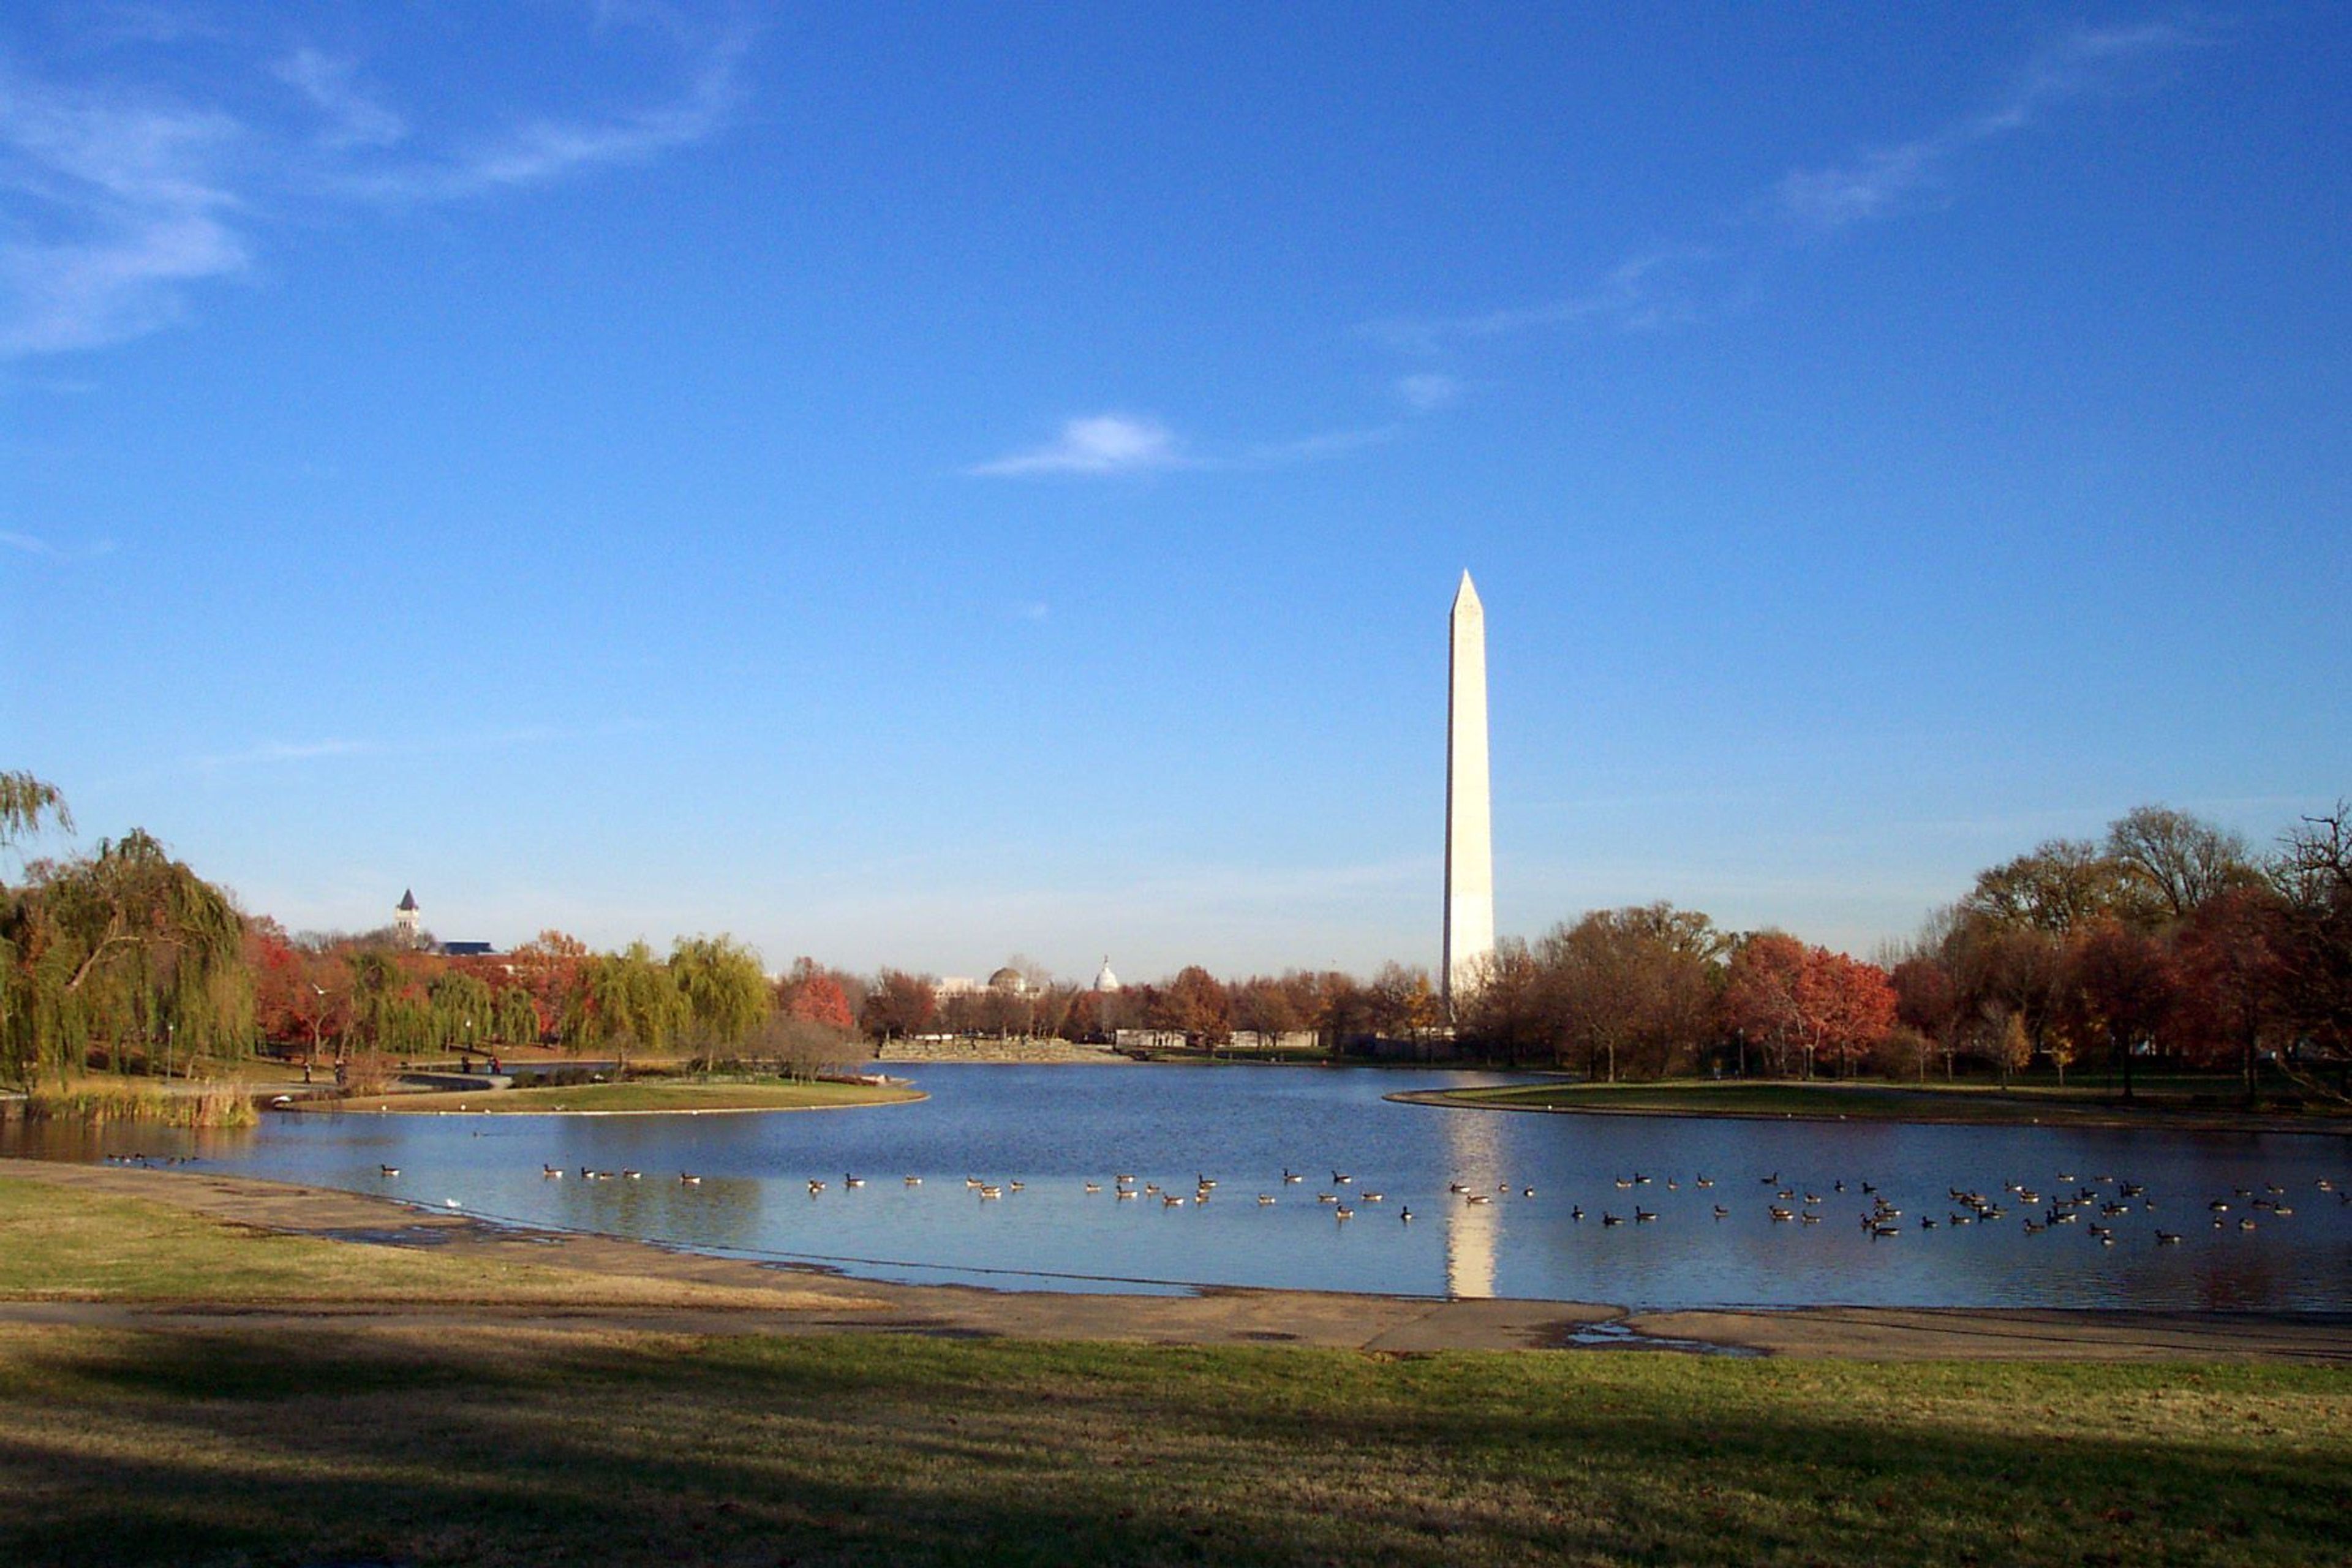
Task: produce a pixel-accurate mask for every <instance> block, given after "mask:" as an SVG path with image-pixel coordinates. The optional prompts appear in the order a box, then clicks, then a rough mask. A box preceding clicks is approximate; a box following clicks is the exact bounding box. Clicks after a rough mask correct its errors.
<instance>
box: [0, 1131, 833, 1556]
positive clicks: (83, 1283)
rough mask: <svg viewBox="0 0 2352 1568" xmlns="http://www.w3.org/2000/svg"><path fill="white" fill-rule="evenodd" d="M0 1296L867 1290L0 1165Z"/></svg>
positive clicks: (548, 1300) (284, 1297)
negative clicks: (416, 1244)
mask: <svg viewBox="0 0 2352 1568" xmlns="http://www.w3.org/2000/svg"><path fill="white" fill-rule="evenodd" d="M391 1223H392V1224H394V1225H397V1223H398V1221H397V1219H396V1218H395V1219H394V1220H393V1221H392V1222H391ZM0 1300H37V1301H89V1300H110V1301H196V1302H206V1303H230V1304H237V1305H263V1304H302V1305H310V1304H322V1305H333V1304H350V1303H357V1302H384V1301H406V1302H432V1303H442V1304H447V1303H457V1302H472V1303H497V1304H504V1305H518V1306H522V1305H542V1306H543V1305H570V1306H578V1305H584V1304H603V1305H607V1306H621V1307H646V1306H682V1307H750V1306H756V1307H761V1308H773V1309H779V1310H781V1309H785V1308H799V1307H810V1308H831V1307H841V1306H846V1305H851V1304H855V1303H856V1302H859V1301H861V1300H866V1298H861V1297H859V1296H858V1295H857V1293H856V1289H854V1288H845V1289H841V1290H839V1291H826V1292H820V1293H818V1295H817V1296H815V1297H811V1296H810V1295H809V1294H808V1293H807V1292H806V1291H804V1290H803V1291H802V1292H799V1293H797V1294H796V1295H795V1296H793V1298H791V1299H789V1300H788V1299H786V1298H783V1297H781V1296H778V1295H776V1294H773V1293H771V1292H766V1291H758V1290H748V1289H734V1288H730V1287H725V1286H710V1285H701V1284H695V1283H688V1282H681V1281H677V1280H671V1279H656V1278H650V1277H646V1278H640V1277H636V1276H631V1275H625V1274H624V1275H613V1274H604V1273H596V1274H586V1273H582V1272H579V1271H577V1270H573V1269H567V1268H551V1267H548V1268H542V1267H538V1266H534V1265H530V1264H514V1263H506V1262H501V1261H499V1260H496V1259H488V1258H476V1257H467V1256H463V1255H457V1254H448V1253H439V1252H433V1251H425V1250H416V1249H413V1248H409V1247H387V1246H367V1245H361V1244H355V1243H351V1242H342V1241H328V1240H320V1239H318V1238H315V1237H298V1236H285V1235H279V1234H277V1233H274V1232H270V1231H263V1230H256V1229H252V1228H249V1227H247V1226H236V1225H230V1224H226V1223H225V1222H222V1221H219V1220H215V1219H209V1218H206V1217H205V1216H204V1215H194V1214H189V1213H187V1212H186V1211H184V1210H182V1209H177V1208H173V1207H171V1206H169V1205H164V1204H160V1203H147V1202H143V1201H142V1200H140V1199H137V1198H123V1197H113V1196H110V1195H107V1194H99V1193H91V1192H88V1191H79V1190H74V1189H68V1188H64V1187H58V1186H53V1185H50V1184H47V1183H45V1182H36V1181H26V1180H22V1179H17V1178H10V1177H0ZM5 1560H6V1559H5V1558H4V1557H0V1562H5Z"/></svg>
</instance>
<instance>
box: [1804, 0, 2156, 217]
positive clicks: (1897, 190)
mask: <svg viewBox="0 0 2352 1568" xmlns="http://www.w3.org/2000/svg"><path fill="white" fill-rule="evenodd" d="M2196 41H2197V39H2196V36H2195V35H2193V34H2190V33H2189V32H2188V31H2186V30H2185V29H2183V28H2181V27H2179V26H2175V25H2174V24H2171V23H2168V22H2155V23H2149V24H2146V25H2144V26H2130V27H2084V28H2080V29H2077V30H2075V31H2074V32H2071V33H2068V34H2066V35H2064V36H2063V37H2060V38H2058V39H2057V40H2055V41H2054V42H2053V44H2051V45H2050V46H2049V47H2047V48H2045V49H2043V50H2042V52H2041V53H2040V54H2038V55H2036V56H2035V57H2034V58H2033V59H2032V61H2031V62H2029V64H2028V65H2027V67H2026V68H2025V70H2024V71H2023V72H2022V73H2021V75H2020V77H2019V79H2018V82H2017V84H2016V86H2015V87H2014V88H2013V89H2011V92H2010V93H2009V95H2008V96H2007V97H2005V98H2004V99H2002V100H2000V101H1999V102H1997V103H1995V104H1994V105H1993V106H1992V107H1991V108H1990V109H1986V110H1981V111H1979V112H1978V113H1975V114H1970V115H1966V116H1963V117H1961V118H1959V119H1957V120H1954V121H1950V122H1948V123H1947V124H1945V125H1942V126H1939V127H1937V129H1936V130H1934V131H1932V132H1928V133H1927V134H1926V135H1923V136H1916V137H1913V138H1912V139H1910V140H1909V141H1906V142H1895V143H1893V144H1891V145H1888V146H1884V147H1874V148H1869V149H1866V150H1864V152H1862V153H1859V154H1858V155H1856V156H1854V157H1853V158H1850V159H1847V160H1846V161H1844V162H1843V163H1834V164H1829V165H1826V166H1823V167H1821V168H1815V169H1794V170H1791V171H1790V172H1789V173H1788V174H1785V175H1783V176H1781V178H1780V183H1779V184H1777V185H1775V186H1774V187H1773V193H1772V200H1771V203H1770V204H1769V205H1770V206H1771V207H1772V208H1773V209H1774V210H1775V211H1777V213H1778V215H1779V216H1781V217H1782V218H1785V219H1787V220H1788V221H1790V222H1791V223H1793V224H1796V225H1798V226H1801V227H1803V228H1807V229H1811V230H1813V231H1815V232H1828V231H1832V230H1835V229H1840V228H1843V227H1846V226H1849V225H1852V224H1856V223H1863V222H1866V221H1868V220H1870V219H1873V218H1879V217H1885V216H1889V215H1890V214H1893V213H1895V212H1897V211H1900V210H1902V208H1903V207H1904V206H1905V205H1906V204H1907V203H1909V202H1910V201H1913V200H1916V199H1917V197H1918V196H1919V195H1921V193H1923V192H1925V191H1927V190H1931V189H1933V188H1935V187H1936V186H1937V184H1938V183H1939V182H1940V181H1941V180H1942V178H1943V177H1944V174H1945V172H1946V171H1947V169H1948V168H1949V166H1950V165H1951V164H1952V163H1955V162H1956V161H1957V160H1958V159H1959V158H1961V157H1962V156H1964V155H1965V154H1967V153H1970V152H1972V151H1974V150H1975V149H1977V148H1979V147H1980V146H1983V145H1984V144H1986V143H1987V142H1994V141H1997V140H1999V139H2000V138H2002V137H2005V136H2011V135H2015V134H2016V133H2017V132H2021V131H2024V130H2026V129H2028V128H2029V127H2031V126H2032V125H2033V124H2034V123H2035V121H2037V120H2038V119H2040V118H2041V117H2042V115H2043V113H2044V112H2045V111H2046V110H2048V109H2050V108H2051V107H2052V106H2053V104H2055V103H2057V102H2059V101H2061V100H2066V99H2071V98H2076V97H2080V96H2082V95H2084V94H2085V93H2091V92H2095V91H2102V90H2107V89H2114V88H2118V87H2121V86H2123V85H2125V84H2126V81H2127V80H2128V78H2129V72H2130V71H2131V69H2133V68H2137V67H2139V66H2142V65H2145V64H2147V62H2149V61H2151V60H2155V59H2159V58H2164V57H2168V56H2169V55H2171V54H2173V53H2175V52H2177V51H2178V50H2179V49H2182V48H2184V47H2189V45H2191V44H2192V43H2194V42H2196Z"/></svg>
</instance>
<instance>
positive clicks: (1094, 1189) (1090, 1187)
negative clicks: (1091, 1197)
mask: <svg viewBox="0 0 2352 1568" xmlns="http://www.w3.org/2000/svg"><path fill="white" fill-rule="evenodd" d="M1087 1191H1088V1192H1090V1193H1098V1192H1100V1191H1102V1184H1101V1183H1100V1182H1088V1183H1087Z"/></svg>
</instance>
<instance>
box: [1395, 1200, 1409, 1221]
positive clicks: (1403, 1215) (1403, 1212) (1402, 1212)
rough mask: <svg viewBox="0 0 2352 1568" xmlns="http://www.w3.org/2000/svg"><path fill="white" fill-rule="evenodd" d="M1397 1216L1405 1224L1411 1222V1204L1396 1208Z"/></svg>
mask: <svg viewBox="0 0 2352 1568" xmlns="http://www.w3.org/2000/svg"><path fill="white" fill-rule="evenodd" d="M1397 1218H1398V1219H1399V1220H1401V1221H1402V1222H1403V1223H1404V1224H1406V1225H1411V1224H1412V1205H1410V1204H1408V1205H1405V1206H1404V1207H1402V1208H1401V1209H1399V1210H1397Z"/></svg>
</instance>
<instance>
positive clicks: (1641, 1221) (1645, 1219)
mask: <svg viewBox="0 0 2352 1568" xmlns="http://www.w3.org/2000/svg"><path fill="white" fill-rule="evenodd" d="M1657 1217H1658V1211H1657V1210H1655V1209H1645V1208H1643V1206H1642V1205H1639V1204H1635V1205H1633V1221H1634V1223H1635V1224H1637V1225H1647V1224H1649V1223H1650V1222H1651V1221H1652V1220H1654V1219H1655V1218H1657Z"/></svg>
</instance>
